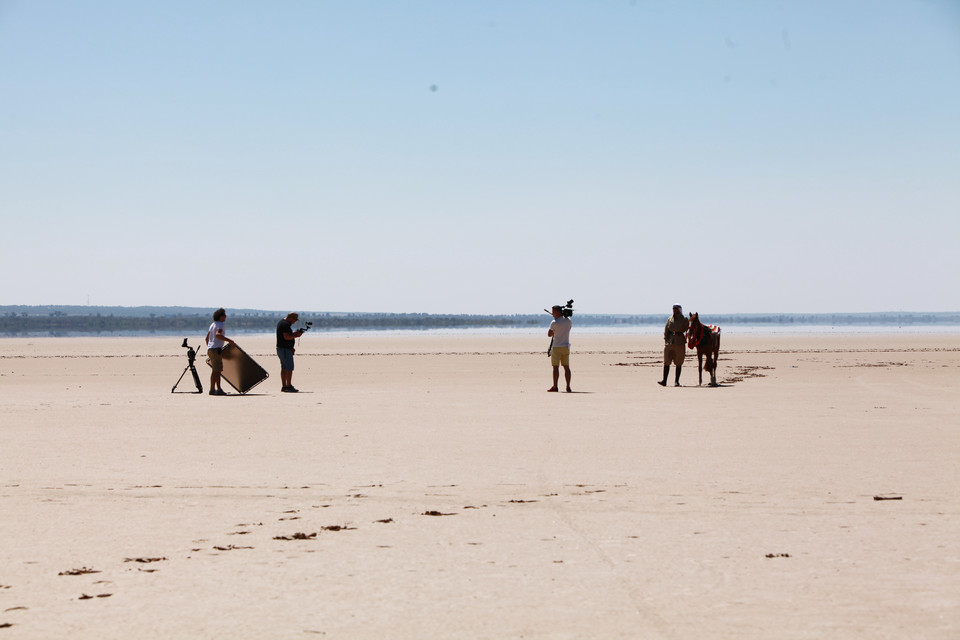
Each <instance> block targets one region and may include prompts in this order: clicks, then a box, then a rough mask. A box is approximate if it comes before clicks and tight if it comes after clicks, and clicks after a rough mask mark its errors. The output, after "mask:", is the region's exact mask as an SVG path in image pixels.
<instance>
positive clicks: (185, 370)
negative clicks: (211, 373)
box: [170, 366, 196, 393]
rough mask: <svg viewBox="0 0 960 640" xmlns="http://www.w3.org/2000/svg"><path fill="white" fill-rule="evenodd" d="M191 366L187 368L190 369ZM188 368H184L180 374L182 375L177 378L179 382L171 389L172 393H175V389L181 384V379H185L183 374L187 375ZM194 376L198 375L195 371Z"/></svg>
mask: <svg viewBox="0 0 960 640" xmlns="http://www.w3.org/2000/svg"><path fill="white" fill-rule="evenodd" d="M189 368H190V367H189V366H188V367H187V369H189ZM187 369H184V370H183V373H181V374H180V377H179V378H177V384H175V385H173V389H170V393H173V392H174V391H176V390H177V385H179V384H180V381H181V380H183V376H184V375H186V373H187ZM194 376H196V373H194Z"/></svg>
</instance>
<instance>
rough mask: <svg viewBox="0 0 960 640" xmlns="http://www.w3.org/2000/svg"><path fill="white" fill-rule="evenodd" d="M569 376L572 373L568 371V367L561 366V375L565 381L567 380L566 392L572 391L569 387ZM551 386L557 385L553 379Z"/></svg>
mask: <svg viewBox="0 0 960 640" xmlns="http://www.w3.org/2000/svg"><path fill="white" fill-rule="evenodd" d="M571 376H572V374H571V373H570V367H564V368H563V377H564V378H565V379H566V381H567V393H570V392H571V391H573V389H571V388H570V378H571ZM553 386H554V387H556V386H557V382H556V381H554V383H553Z"/></svg>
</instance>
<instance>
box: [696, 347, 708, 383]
mask: <svg viewBox="0 0 960 640" xmlns="http://www.w3.org/2000/svg"><path fill="white" fill-rule="evenodd" d="M707 364H708V365H709V364H710V363H709V361H708V362H707ZM701 384H703V351H701V350H700V349H697V385H698V386H699V385H701Z"/></svg>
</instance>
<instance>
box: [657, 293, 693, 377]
mask: <svg viewBox="0 0 960 640" xmlns="http://www.w3.org/2000/svg"><path fill="white" fill-rule="evenodd" d="M689 327H690V321H689V320H687V318H686V317H684V315H683V309H682V308H681V307H680V305H678V304H675V305H673V315H672V316H670V318H669V319H668V320H667V325H666V326H665V327H664V329H663V343H664V348H663V380H659V381H657V384H659V385H660V386H661V387H665V386H667V376H668V375H669V374H670V365H671V364H675V365H677V375H676V377H675V378H674V382H673V386H675V387H679V386H680V369H681V368H682V367H683V358H684V357H685V356H686V355H687V338H686V336H685V335H684V334H685V333H686V332H687V329H688V328H689Z"/></svg>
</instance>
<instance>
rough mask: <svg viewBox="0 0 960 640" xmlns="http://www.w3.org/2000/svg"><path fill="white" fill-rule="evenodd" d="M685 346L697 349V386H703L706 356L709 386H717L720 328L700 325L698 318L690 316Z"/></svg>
mask: <svg viewBox="0 0 960 640" xmlns="http://www.w3.org/2000/svg"><path fill="white" fill-rule="evenodd" d="M687 346H688V347H690V348H691V349H693V348H694V347H696V349H697V372H698V373H699V374H700V382H699V384H703V368H704V367H703V356H704V355H706V356H707V367H706V368H707V372H708V373H709V374H710V386H711V387H716V386H718V385H717V360H718V359H719V358H720V327H717V326H715V325H712V324H708V325H705V324H702V323H701V322H700V316H699V314H696V313H691V314H690V328H689V329H688V330H687Z"/></svg>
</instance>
